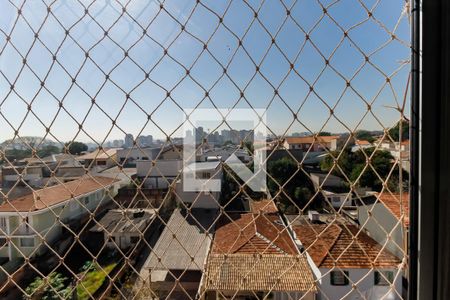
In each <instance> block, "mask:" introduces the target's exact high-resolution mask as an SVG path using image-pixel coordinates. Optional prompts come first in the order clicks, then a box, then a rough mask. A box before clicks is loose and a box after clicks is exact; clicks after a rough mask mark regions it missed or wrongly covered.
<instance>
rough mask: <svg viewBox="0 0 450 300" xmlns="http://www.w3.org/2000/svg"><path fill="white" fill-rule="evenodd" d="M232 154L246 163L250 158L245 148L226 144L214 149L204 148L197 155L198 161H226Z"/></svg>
mask: <svg viewBox="0 0 450 300" xmlns="http://www.w3.org/2000/svg"><path fill="white" fill-rule="evenodd" d="M232 154H234V155H235V156H236V157H237V158H238V159H239V160H240V161H242V162H244V163H248V162H250V161H251V160H252V157H251V156H250V155H249V153H248V151H247V150H246V149H241V148H240V147H237V146H227V147H223V148H216V149H206V150H203V151H201V154H199V155H197V160H198V161H226V160H227V159H228V158H229V157H230V156H231V155H232Z"/></svg>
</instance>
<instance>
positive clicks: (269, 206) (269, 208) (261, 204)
mask: <svg viewBox="0 0 450 300" xmlns="http://www.w3.org/2000/svg"><path fill="white" fill-rule="evenodd" d="M250 211H251V212H252V213H255V214H257V213H259V212H263V213H278V208H277V206H276V205H275V202H273V200H272V199H263V200H251V201H250Z"/></svg>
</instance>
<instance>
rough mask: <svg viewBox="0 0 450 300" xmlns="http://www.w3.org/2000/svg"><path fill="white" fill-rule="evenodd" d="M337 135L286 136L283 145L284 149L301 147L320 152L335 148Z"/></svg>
mask: <svg viewBox="0 0 450 300" xmlns="http://www.w3.org/2000/svg"><path fill="white" fill-rule="evenodd" d="M338 139H339V136H337V135H331V136H301V137H286V138H285V139H284V143H283V146H284V148H285V149H301V150H303V151H305V152H306V151H310V152H320V151H325V150H326V149H327V150H330V151H334V150H336V149H337V141H338Z"/></svg>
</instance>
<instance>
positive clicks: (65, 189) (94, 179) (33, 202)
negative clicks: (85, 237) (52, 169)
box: [0, 175, 118, 212]
mask: <svg viewBox="0 0 450 300" xmlns="http://www.w3.org/2000/svg"><path fill="white" fill-rule="evenodd" d="M117 181H118V180H117V179H112V178H106V177H100V176H87V175H86V176H83V177H81V178H79V179H76V180H73V181H69V182H66V183H63V184H58V185H54V186H51V187H46V188H43V189H40V190H35V191H33V192H32V193H31V194H28V195H25V196H21V197H19V198H16V199H14V200H10V201H8V202H6V203H3V204H1V205H0V212H16V211H20V212H30V211H37V210H41V209H46V208H48V207H49V206H52V205H56V204H60V203H63V202H65V201H67V200H70V199H73V198H75V197H78V196H81V195H84V194H88V193H91V192H94V191H96V190H99V189H104V188H107V187H109V186H111V185H112V184H113V183H116V182H117Z"/></svg>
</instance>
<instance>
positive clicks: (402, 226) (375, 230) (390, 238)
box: [358, 191, 409, 258]
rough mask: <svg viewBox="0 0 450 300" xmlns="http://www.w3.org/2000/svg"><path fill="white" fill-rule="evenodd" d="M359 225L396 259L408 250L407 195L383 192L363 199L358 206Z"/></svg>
mask: <svg viewBox="0 0 450 300" xmlns="http://www.w3.org/2000/svg"><path fill="white" fill-rule="evenodd" d="M358 221H359V224H360V226H361V227H362V228H364V230H366V231H367V232H368V234H369V235H370V236H371V237H372V238H373V239H374V240H376V241H377V242H378V243H380V244H381V245H386V249H387V250H389V251H390V252H392V253H393V254H394V255H395V256H397V257H398V258H403V257H404V256H405V254H406V253H407V249H408V235H409V193H403V194H391V193H389V192H388V191H385V192H383V193H381V194H375V195H374V196H371V197H364V198H363V202H362V203H360V205H358Z"/></svg>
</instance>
